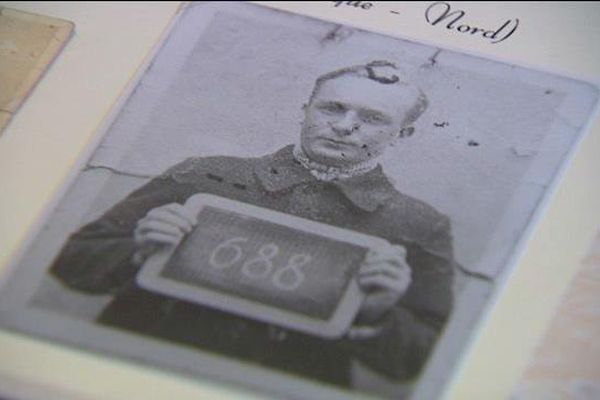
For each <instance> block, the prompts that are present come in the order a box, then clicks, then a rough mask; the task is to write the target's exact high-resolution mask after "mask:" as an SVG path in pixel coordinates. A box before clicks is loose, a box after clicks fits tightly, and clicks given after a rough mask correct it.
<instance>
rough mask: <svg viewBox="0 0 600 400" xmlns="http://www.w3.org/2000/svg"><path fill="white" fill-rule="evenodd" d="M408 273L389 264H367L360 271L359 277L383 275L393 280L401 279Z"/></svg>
mask: <svg viewBox="0 0 600 400" xmlns="http://www.w3.org/2000/svg"><path fill="white" fill-rule="evenodd" d="M407 273H410V272H409V271H408V272H407V271H405V270H403V269H401V268H399V267H398V266H396V265H392V264H389V263H376V264H366V265H364V266H362V267H361V268H360V269H359V270H358V276H361V277H367V276H374V275H378V274H383V275H386V276H389V277H390V278H393V279H400V278H402V277H403V276H404V275H406V274H407Z"/></svg>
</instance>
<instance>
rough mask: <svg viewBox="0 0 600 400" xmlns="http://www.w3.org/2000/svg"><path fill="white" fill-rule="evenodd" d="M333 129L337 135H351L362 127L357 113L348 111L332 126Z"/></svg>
mask: <svg viewBox="0 0 600 400" xmlns="http://www.w3.org/2000/svg"><path fill="white" fill-rule="evenodd" d="M331 127H332V128H333V130H334V131H335V132H336V133H337V134H340V135H351V134H352V133H354V131H356V130H357V129H358V128H359V127H360V124H359V123H358V115H357V113H356V111H354V110H348V111H346V113H344V115H343V116H342V117H341V118H339V119H338V120H336V121H335V122H333V123H332V124H331Z"/></svg>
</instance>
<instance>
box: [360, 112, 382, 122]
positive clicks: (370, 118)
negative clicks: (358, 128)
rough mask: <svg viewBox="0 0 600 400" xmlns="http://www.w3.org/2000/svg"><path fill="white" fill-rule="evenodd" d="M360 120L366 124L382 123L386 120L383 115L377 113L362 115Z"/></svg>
mask: <svg viewBox="0 0 600 400" xmlns="http://www.w3.org/2000/svg"><path fill="white" fill-rule="evenodd" d="M362 120H363V121H364V122H366V123H368V124H383V123H386V122H387V120H386V118H385V117H383V116H381V115H377V114H367V115H364V116H363V117H362Z"/></svg>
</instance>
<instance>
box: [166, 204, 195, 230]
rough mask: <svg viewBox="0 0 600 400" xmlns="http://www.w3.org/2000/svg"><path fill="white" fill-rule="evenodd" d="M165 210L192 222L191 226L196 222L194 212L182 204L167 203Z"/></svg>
mask: <svg viewBox="0 0 600 400" xmlns="http://www.w3.org/2000/svg"><path fill="white" fill-rule="evenodd" d="M165 210H167V211H168V212H171V213H173V214H175V215H177V216H179V217H181V218H183V219H185V220H186V221H188V222H189V223H190V224H192V226H195V225H196V224H197V223H198V217H197V216H196V213H194V212H193V211H191V210H188V209H187V208H186V207H184V206H182V205H181V204H178V203H171V204H167V205H166V206H165Z"/></svg>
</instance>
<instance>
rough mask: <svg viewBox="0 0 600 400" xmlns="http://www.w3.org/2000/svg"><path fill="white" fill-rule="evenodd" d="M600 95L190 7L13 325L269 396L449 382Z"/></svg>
mask: <svg viewBox="0 0 600 400" xmlns="http://www.w3.org/2000/svg"><path fill="white" fill-rule="evenodd" d="M597 97H598V94H597V89H596V88H595V87H594V86H593V85H591V84H589V83H586V82H583V81H579V80H576V79H572V78H569V77H564V76H561V75H556V74H554V73H549V72H544V71H537V70H534V69H530V68H525V67H521V66H516V65H512V64H507V63H503V62H500V61H496V60H490V59H486V58H481V57H478V56H475V55H469V54H463V53H459V52H456V51H451V50H448V49H443V48H437V47H434V46H431V45H425V44H420V43H416V42H412V41H408V40H405V39H400V38H395V37H390V36H384V35H381V34H378V33H373V32H369V31H365V30H360V29H357V28H353V27H350V26H343V25H338V24H335V23H332V22H328V21H324V20H318V19H314V18H310V17H306V16H302V15H295V14H291V13H288V12H283V11H278V10H275V9H270V8H267V7H263V6H259V5H253V4H248V3H230V2H223V3H220V2H219V3H217V2H212V3H199V4H191V5H189V6H188V7H187V8H186V9H185V10H184V11H183V12H182V13H181V15H180V16H179V18H178V19H177V21H176V22H175V23H174V25H173V27H172V29H171V30H170V32H169V34H168V36H167V38H166V40H165V41H164V43H163V44H162V46H161V47H160V49H158V51H157V52H156V55H155V56H154V58H153V59H152V62H151V63H150V64H149V65H148V67H147V68H146V69H145V70H144V71H143V72H142V73H141V75H140V77H139V82H138V83H137V85H136V87H135V90H133V92H132V93H131V95H130V96H129V97H128V98H127V99H126V101H124V102H123V104H122V105H121V106H120V108H119V109H118V110H117V111H116V113H115V116H114V118H113V120H112V121H111V123H110V124H109V125H108V128H107V129H106V130H105V131H103V132H101V133H99V134H100V135H101V139H100V141H99V144H98V146H97V147H96V148H95V150H94V151H93V152H92V153H91V156H90V157H88V158H85V159H83V160H81V164H80V165H79V166H78V167H77V168H78V170H77V173H76V174H75V175H74V178H73V179H72V181H71V182H70V183H69V186H68V188H67V189H66V190H65V192H64V193H65V194H64V196H63V197H62V199H61V200H60V201H59V202H58V203H57V205H56V207H55V208H54V209H53V210H51V212H49V213H48V217H47V219H46V220H45V221H44V223H43V225H42V228H41V229H40V230H39V232H37V234H36V235H35V236H34V240H32V241H31V244H30V246H29V248H28V249H27V250H26V251H25V252H23V255H22V257H20V259H18V260H15V265H16V268H14V269H13V272H12V274H11V276H10V277H9V278H8V279H7V280H6V281H5V284H4V285H3V287H2V289H1V290H0V327H2V328H5V329H10V330H13V331H17V332H20V333H26V334H29V335H33V336H36V337H41V338H44V339H47V340H50V341H53V342H59V343H62V344H66V345H69V346H75V347H77V348H80V349H83V350H85V351H89V352H93V353H101V354H104V355H109V356H111V357H118V358H122V359H125V360H129V361H131V362H134V363H141V364H144V365H148V366H150V367H152V368H160V369H166V370H169V371H172V372H174V373H178V374H183V375H185V376H187V377H193V378H196V379H210V380H213V381H217V382H222V383H223V384H227V385H234V386H235V387H237V388H241V390H249V391H253V392H257V393H263V394H267V395H272V396H276V397H284V398H310V399H313V398H346V397H350V398H363V397H364V396H365V395H371V396H375V397H381V398H396V399H403V398H409V397H411V398H434V397H436V396H437V395H439V394H440V393H441V391H442V389H443V387H444V385H446V384H447V383H448V382H449V381H450V379H451V378H452V375H453V373H454V371H455V369H456V365H457V363H458V362H459V359H460V356H461V354H462V352H463V351H464V350H465V349H466V347H467V346H468V345H469V341H470V339H471V338H472V337H473V334H474V332H475V329H476V327H477V324H478V322H479V321H481V319H482V318H483V317H484V316H485V311H486V307H487V306H489V304H490V302H491V301H492V300H493V296H494V293H495V291H496V290H498V288H499V285H500V284H501V283H502V282H504V281H505V280H506V279H507V278H506V277H507V276H509V274H510V271H511V268H512V266H513V265H514V263H515V262H516V260H517V259H518V257H519V254H520V251H521V250H522V248H523V246H525V244H526V241H527V238H528V234H529V232H530V231H531V229H532V227H533V226H534V225H535V223H536V221H537V219H538V218H539V216H540V215H541V213H543V206H544V202H545V199H546V198H547V197H548V196H549V195H551V193H552V190H553V187H554V185H555V184H556V182H557V181H558V180H559V179H560V174H561V171H562V169H563V167H564V165H565V164H566V163H567V162H568V160H569V156H570V154H571V153H572V152H573V151H574V149H575V148H576V145H577V144H578V142H579V141H580V139H581V137H582V135H583V133H584V127H585V125H586V122H587V121H588V119H589V118H590V117H591V116H592V112H593V110H594V106H595V103H596V101H597Z"/></svg>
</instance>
